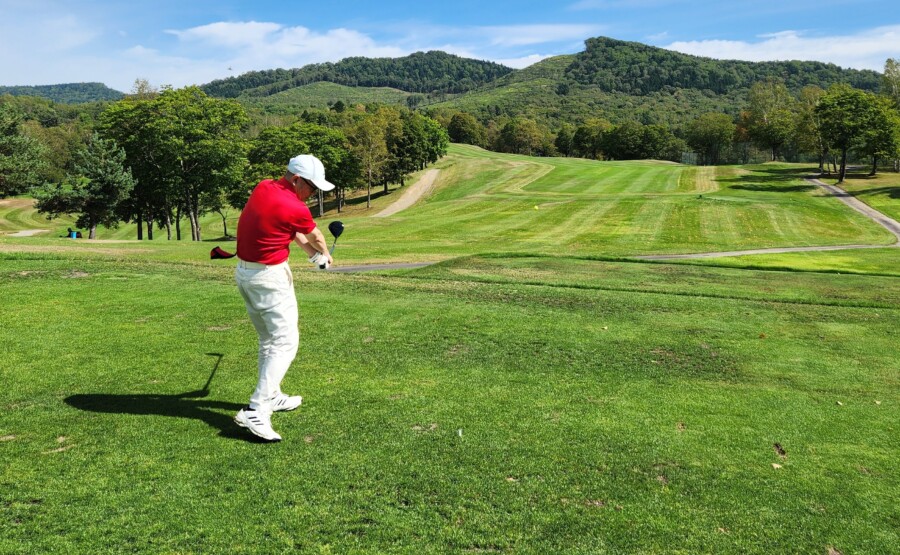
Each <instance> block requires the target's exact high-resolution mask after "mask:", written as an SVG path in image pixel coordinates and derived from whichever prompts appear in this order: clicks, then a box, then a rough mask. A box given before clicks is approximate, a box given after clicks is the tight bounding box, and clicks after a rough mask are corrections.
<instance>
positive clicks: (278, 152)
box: [228, 122, 359, 215]
mask: <svg viewBox="0 0 900 555" xmlns="http://www.w3.org/2000/svg"><path fill="white" fill-rule="evenodd" d="M350 148H351V147H350V142H349V141H348V140H347V137H346V136H345V135H344V133H343V132H342V131H340V130H338V129H331V128H328V127H325V126H322V125H318V124H314V123H304V122H298V123H295V124H293V125H290V126H288V127H268V128H266V129H263V130H262V131H261V132H260V134H259V135H258V136H257V137H256V138H255V139H253V141H251V145H250V151H249V153H248V155H247V158H248V161H249V166H248V168H247V177H246V179H244V180H243V181H242V185H241V186H240V187H238V188H236V189H234V190H231V191H229V192H228V201H229V203H230V204H231V205H232V206H233V207H235V208H238V209H240V208H243V206H244V204H246V202H247V199H248V198H249V196H250V191H251V190H252V188H253V187H254V186H255V185H256V184H257V183H258V182H259V181H261V180H263V179H268V178H273V177H278V176H281V175H283V174H284V172H285V168H286V167H287V163H288V160H290V159H291V158H293V157H294V156H297V155H298V154H312V155H314V156H316V157H317V158H319V160H321V161H322V165H323V166H325V175H326V176H328V180H329V181H330V182H332V183H334V185H335V187H336V188H335V195H336V197H337V201H338V211H340V209H341V203H342V195H343V192H344V189H346V188H347V187H351V186H353V185H354V184H355V183H356V182H357V180H358V179H359V168H358V167H357V165H356V164H355V160H354V158H353V156H352V155H351V152H350ZM321 213H322V212H321V211H320V215H321Z"/></svg>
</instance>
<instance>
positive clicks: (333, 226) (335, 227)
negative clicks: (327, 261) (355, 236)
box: [328, 220, 344, 254]
mask: <svg viewBox="0 0 900 555" xmlns="http://www.w3.org/2000/svg"><path fill="white" fill-rule="evenodd" d="M328 231H330V232H331V234H332V235H334V243H332V244H331V250H329V251H328V254H331V253H333V252H334V246H335V245H336V244H337V240H338V237H340V236H341V233H343V232H344V222H342V221H340V220H335V221H333V222H331V223H330V224H328Z"/></svg>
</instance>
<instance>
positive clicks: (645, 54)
mask: <svg viewBox="0 0 900 555" xmlns="http://www.w3.org/2000/svg"><path fill="white" fill-rule="evenodd" d="M769 78H775V79H778V80H780V81H783V82H784V83H785V85H786V86H787V88H788V89H789V90H790V91H792V92H793V93H795V94H796V93H798V92H799V91H800V89H801V88H803V87H804V86H808V85H814V86H817V87H820V88H822V89H827V88H828V87H829V86H831V85H833V84H835V83H848V84H850V85H852V86H854V87H856V88H859V89H862V90H867V91H875V90H878V88H879V86H880V83H881V76H880V74H878V73H877V72H874V71H860V70H852V69H841V68H840V67H838V66H836V65H833V64H823V63H820V62H798V61H791V62H742V61H734V60H714V59H711V58H701V57H698V56H689V55H687V54H680V53H678V52H672V51H669V50H664V49H662V48H655V47H652V46H647V45H644V44H640V43H636V42H625V41H619V40H615V39H610V38H604V37H600V38H593V39H588V40H587V41H586V49H585V51H584V52H581V53H579V54H573V55H566V56H556V57H553V58H548V59H546V60H543V61H541V62H538V63H536V64H534V65H532V66H530V67H527V68H525V69H522V70H518V71H515V72H512V73H510V74H508V75H505V76H503V77H501V78H499V79H497V80H496V81H495V82H493V83H491V84H490V85H487V86H485V87H481V88H480V89H479V90H477V91H472V92H469V93H466V94H463V95H459V96H456V97H454V98H450V99H446V100H444V99H442V100H441V101H440V102H431V103H429V108H431V109H451V110H463V111H466V112H470V113H473V114H475V115H476V116H477V117H478V118H479V119H481V120H485V121H486V120H488V119H491V118H496V117H501V116H507V117H517V116H525V117H529V118H533V119H535V120H537V121H539V122H543V123H544V125H547V126H549V127H553V128H555V127H558V126H559V125H560V124H562V123H564V122H568V123H576V124H577V123H581V122H583V121H585V120H586V119H589V118H591V117H603V118H606V119H608V120H609V121H611V122H613V123H618V122H624V121H638V122H641V123H644V124H665V125H668V126H670V127H673V128H678V127H681V126H683V125H684V124H686V123H687V122H688V121H691V120H693V119H694V118H696V117H697V116H699V115H700V114H703V113H706V112H724V113H727V114H730V115H733V116H735V117H736V116H737V115H738V113H739V112H740V110H741V109H742V107H743V106H744V105H745V104H746V101H747V92H748V91H749V89H750V87H751V86H752V85H753V84H754V83H757V82H761V81H765V80H766V79H769Z"/></svg>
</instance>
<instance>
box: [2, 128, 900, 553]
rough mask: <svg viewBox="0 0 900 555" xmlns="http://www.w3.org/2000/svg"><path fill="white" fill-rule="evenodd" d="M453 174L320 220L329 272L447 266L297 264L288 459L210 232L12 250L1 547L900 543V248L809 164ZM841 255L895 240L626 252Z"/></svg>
mask: <svg viewBox="0 0 900 555" xmlns="http://www.w3.org/2000/svg"><path fill="white" fill-rule="evenodd" d="M436 167H437V168H438V169H440V170H441V175H440V176H439V177H438V181H437V183H436V190H435V192H434V194H433V195H432V196H431V197H429V198H428V199H424V200H422V201H421V202H420V203H418V204H417V205H415V206H413V207H411V208H409V209H407V210H404V211H402V212H399V213H397V214H396V215H394V216H391V217H389V218H368V217H367V216H366V215H365V214H366V213H365V212H363V211H361V210H360V209H359V208H358V207H356V208H354V207H351V208H350V209H349V210H348V212H347V213H346V214H344V215H338V214H336V213H329V214H328V215H327V217H326V218H325V219H323V220H321V223H322V224H323V227H324V225H325V224H327V222H328V221H330V220H333V219H342V220H343V221H344V224H345V226H346V231H345V232H344V234H343V235H342V237H341V239H340V241H339V242H338V244H337V248H336V249H335V253H334V256H335V260H336V262H337V263H338V264H342V263H344V264H350V263H366V262H406V261H439V262H438V263H437V264H434V265H431V266H428V267H425V268H419V269H414V270H394V271H383V272H375V273H359V274H339V273H332V272H316V271H313V270H311V269H309V268H307V266H308V265H307V264H306V263H305V260H303V259H302V257H297V256H296V253H295V256H294V261H293V268H294V275H295V285H296V289H297V294H298V299H299V305H300V326H301V348H300V354H299V355H298V358H297V360H296V361H295V363H294V365H293V367H292V369H291V370H290V371H289V372H288V374H287V377H286V379H285V382H284V384H283V387H284V390H285V391H286V392H288V393H291V394H301V395H303V396H304V404H303V406H302V407H301V408H300V409H298V410H297V411H295V412H291V413H285V414H282V413H279V414H276V415H275V416H274V417H273V425H274V427H275V429H276V430H277V431H278V432H279V433H280V434H281V435H282V436H284V438H285V440H284V441H282V442H281V443H278V444H262V443H259V442H257V441H255V440H254V439H253V437H252V436H250V435H249V434H247V433H246V432H245V431H244V430H241V429H240V428H238V427H237V426H236V425H235V424H234V423H233V422H232V420H231V419H232V416H233V414H234V412H235V411H237V410H238V409H239V408H240V407H241V406H242V405H243V404H244V403H246V400H247V398H248V396H249V394H250V392H251V390H252V388H253V386H254V384H255V379H256V357H257V354H256V335H255V333H254V331H253V328H252V326H251V325H250V322H249V319H248V318H247V316H246V313H245V311H244V307H243V304H242V303H241V301H240V297H239V295H238V294H237V291H236V289H235V286H234V282H233V277H232V274H233V270H234V263H233V260H231V261H210V260H209V259H208V253H209V249H210V248H211V247H212V246H213V245H215V244H218V243H215V242H204V243H190V242H181V243H178V242H174V241H173V242H166V241H160V240H156V241H154V242H152V243H149V242H146V241H145V242H142V243H134V242H125V243H117V242H89V241H80V242H79V241H71V240H66V239H60V238H55V237H46V238H41V237H27V238H0V291H2V298H3V303H2V304H0V323H2V324H0V341H2V344H3V345H4V356H3V361H2V366H0V383H2V384H3V386H4V387H3V388H2V390H0V409H2V410H0V462H2V465H0V553H122V552H139V553H284V552H288V551H296V552H301V553H435V554H437V553H535V554H538V553H540V554H544V553H573V554H575V553H578V554H581V553H584V554H587V553H822V554H827V553H829V550H833V551H837V552H840V553H844V554H849V553H893V552H896V546H897V545H898V544H900V537H898V536H900V533H898V529H900V509H898V504H897V499H898V498H900V465H898V462H897V461H898V460H900V442H898V437H900V436H898V429H897V427H898V422H900V419H898V416H900V412H898V403H900V387H898V386H900V367H898V361H900V357H898V354H900V332H898V329H897V325H896V324H897V321H898V316H900V281H898V280H900V276H898V270H897V268H898V265H897V260H898V256H897V255H898V254H900V249H897V248H895V247H889V246H888V245H890V244H891V236H890V235H889V234H888V233H887V232H886V231H884V230H883V229H882V228H880V227H879V226H877V225H876V224H874V223H872V222H871V221H868V220H866V219H865V218H864V217H863V216H861V215H859V214H858V213H855V212H853V211H852V210H850V209H849V208H847V207H845V206H844V205H842V204H841V203H839V202H838V201H837V200H836V199H833V198H830V197H827V196H825V195H824V194H823V193H822V192H821V191H819V190H816V189H814V188H808V187H806V186H805V184H804V182H803V180H802V176H803V175H804V174H805V172H807V171H809V169H810V168H808V167H806V168H803V167H799V166H791V165H783V164H782V165H770V164H766V165H763V166H756V167H745V168H737V167H724V168H715V169H713V168H688V167H683V166H677V165H668V164H653V163H646V162H637V163H625V162H622V163H612V164H607V163H599V162H588V161H584V160H565V159H536V158H526V157H519V156H509V155H501V154H495V153H488V152H484V151H480V150H477V149H474V148H469V147H462V146H457V145H454V146H453V147H452V148H451V154H450V156H448V157H446V158H445V159H443V160H442V161H440V162H439V163H438V164H436ZM541 172H544V173H541ZM554 174H556V175H557V177H558V179H554ZM536 175H537V176H538V177H536V178H535V176H536ZM691 183H693V184H694V186H693V187H692V186H691ZM604 184H608V186H606V185H604ZM699 191H703V192H699ZM882 202H886V200H885V199H882ZM388 203H389V197H382V198H380V199H378V200H377V206H375V207H373V208H372V209H371V211H370V213H375V212H377V211H378V210H380V209H381V208H383V207H385V206H386V205H387V204H388ZM535 205H538V209H537V210H535V209H534V206H535ZM17 210H19V212H17V213H16V214H17V216H16V217H17V218H19V219H18V220H17V221H20V222H21V221H27V215H26V216H22V212H21V208H17ZM2 217H3V213H2V210H0V224H2V222H3V220H2ZM22 218H26V219H22ZM7 225H11V224H7ZM40 225H42V226H44V227H45V228H48V229H50V228H54V226H56V225H58V224H57V222H51V223H47V222H43V223H40ZM209 225H210V226H215V225H216V220H215V219H212V220H209ZM35 227H37V225H36V226H35ZM116 233H124V230H118V231H116ZM101 237H103V236H102V235H101ZM117 238H127V237H123V236H120V237H117ZM220 244H221V245H222V247H223V248H225V249H226V250H230V251H232V252H233V243H231V242H227V241H223V242H221V243H220ZM845 244H846V245H849V244H868V245H882V246H883V247H884V248H876V249H868V250H859V251H849V250H847V251H829V252H823V253H791V254H780V255H775V254H773V255H758V256H756V257H734V258H729V259H710V260H703V261H678V262H677V263H661V262H647V261H636V260H631V259H628V257H629V256H633V255H640V254H654V253H679V252H703V251H707V250H708V251H713V250H723V251H725V250H728V251H730V250H738V249H742V248H763V247H770V246H808V245H845ZM891 546H894V547H891Z"/></svg>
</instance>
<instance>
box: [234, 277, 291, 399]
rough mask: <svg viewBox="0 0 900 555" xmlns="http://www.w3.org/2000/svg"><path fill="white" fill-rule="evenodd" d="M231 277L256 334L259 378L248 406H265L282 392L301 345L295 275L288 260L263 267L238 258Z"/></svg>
mask: <svg viewBox="0 0 900 555" xmlns="http://www.w3.org/2000/svg"><path fill="white" fill-rule="evenodd" d="M234 278H235V281H237V286H238V290H239V291H240V292H241V296H242V297H243V298H244V304H245V305H246V306H247V314H249V315H250V321H251V322H253V327H254V328H256V333H257V335H258V336H259V358H258V364H259V381H258V382H257V384H256V391H254V392H253V395H252V396H251V397H250V408H254V409H258V408H263V409H265V408H266V407H267V406H268V403H269V402H270V401H272V399H274V398H275V397H277V396H278V395H279V394H280V393H281V380H282V379H284V375H285V374H286V373H287V370H288V368H289V367H290V365H291V362H293V360H294V357H295V356H296V355H297V347H298V346H299V345H300V331H299V328H298V327H297V320H298V314H297V297H296V295H295V294H294V277H293V275H292V274H291V269H290V267H288V264H287V262H283V263H281V264H277V265H274V266H265V265H263V264H256V263H253V262H244V261H243V260H239V261H238V266H237V269H236V270H235V273H234Z"/></svg>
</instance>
